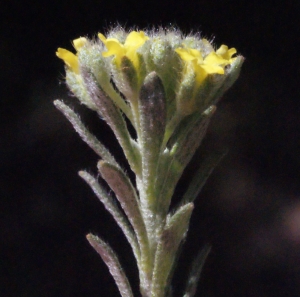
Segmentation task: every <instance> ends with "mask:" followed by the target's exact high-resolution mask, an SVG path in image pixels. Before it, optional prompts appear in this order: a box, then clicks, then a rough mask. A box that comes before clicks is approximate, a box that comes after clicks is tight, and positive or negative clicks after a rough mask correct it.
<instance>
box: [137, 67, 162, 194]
mask: <svg viewBox="0 0 300 297" xmlns="http://www.w3.org/2000/svg"><path fill="white" fill-rule="evenodd" d="M139 115H140V123H141V126H140V128H141V140H140V141H141V147H142V153H141V155H142V158H143V159H142V172H143V184H144V185H145V188H146V189H149V191H151V186H152V187H153V186H154V184H153V182H154V181H155V178H154V177H155V176H156V171H157V163H158V162H157V161H158V159H159V155H160V151H161V145H162V142H163V138H164V133H165V126H166V117H167V110H166V98H165V92H164V87H163V84H162V81H161V79H160V78H159V76H158V75H157V74H156V73H155V72H151V73H150V74H148V76H147V77H146V78H145V81H144V84H143V85H142V87H141V91H140V97H139Z"/></svg>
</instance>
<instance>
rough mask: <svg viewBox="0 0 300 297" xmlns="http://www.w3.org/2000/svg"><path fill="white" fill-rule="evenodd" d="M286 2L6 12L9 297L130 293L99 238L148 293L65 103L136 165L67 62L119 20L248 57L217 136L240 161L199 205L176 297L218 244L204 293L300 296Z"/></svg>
mask: <svg viewBox="0 0 300 297" xmlns="http://www.w3.org/2000/svg"><path fill="white" fill-rule="evenodd" d="M275 3H276V2H275V1H238V0H233V1H223V0H218V1H217V0H214V1H213V0H210V1H209V0H206V1H204V0H198V1H192V0H184V1H182V0H178V1H170V0H168V1H155V0H154V1H131V0H127V1H124V0H123V1H120V0H111V1H92V0H85V1H78V0H77V1H76V0H74V1H67V0H60V1H57V0H52V1H49V0H46V1H16V0H14V1H1V4H0V5H1V7H0V14H1V15H0V24H1V26H0V30H1V40H0V61H1V62H0V63H1V64H0V67H1V68H0V69H1V70H0V82H1V99H0V107H1V109H0V112H1V114H0V122H1V126H0V170H1V171H0V172H1V179H0V236H1V239H0V240H1V245H0V296H4V297H6V296H14V297H15V296H22V297H23V296H30V297H41V296H43V297H67V296H72V297H76V296H81V297H82V296H84V297H85V296H86V297H96V296H119V295H118V292H117V289H116V287H115V285H114V283H113V280H112V278H111V276H110V275H109V273H108V271H107V268H106V266H105V265H104V264H103V263H102V261H101V259H100V257H98V255H97V254H96V253H95V252H94V251H93V250H92V248H91V247H90V246H89V245H88V243H87V241H86V239H85V235H86V234H87V233H88V232H94V233H96V234H99V235H101V236H102V237H103V238H104V239H105V240H107V241H109V242H110V243H111V245H112V246H113V247H114V248H115V249H116V250H117V252H118V254H119V255H120V259H121V261H122V263H123V264H124V267H125V270H126V271H128V274H129V277H130V280H131V281H132V283H133V288H134V290H135V292H137V289H138V288H137V273H136V270H135V265H134V264H133V257H132V255H131V252H130V249H129V246H128V245H127V243H126V242H125V239H124V238H123V236H122V233H121V232H120V231H119V230H118V227H117V226H116V225H115V223H114V222H113V220H112V219H111V218H110V216H109V215H108V214H107V213H106V212H105V210H104V208H103V206H102V205H101V203H100V202H99V201H97V199H96V198H95V197H94V195H93V194H92V192H91V190H90V189H89V188H88V186H87V185H86V184H85V183H84V182H83V181H82V180H81V179H80V178H79V177H78V175H77V171H78V170H80V169H87V170H88V171H89V172H92V173H94V174H97V173H96V162H97V156H96V155H95V154H94V153H93V152H92V151H91V150H90V149H89V148H88V147H87V146H86V145H85V144H84V143H83V142H82V141H81V140H80V139H79V137H78V135H77V134H76V133H75V132H74V131H73V129H72V127H71V126H70V124H69V123H68V122H67V120H66V119H64V117H63V116H62V115H61V114H60V113H59V112H58V111H57V110H56V109H55V108H54V106H53V104H52V101H53V100H54V99H56V98H62V99H64V100H65V101H67V102H68V103H69V104H71V105H72V106H74V107H75V109H76V110H77V111H79V112H80V114H81V115H82V118H83V120H84V121H85V122H86V123H87V125H88V126H89V127H90V128H91V129H92V130H93V131H94V132H95V133H96V134H97V135H98V136H99V138H100V139H102V140H103V141H104V142H105V143H106V144H107V145H108V146H109V147H110V148H112V149H113V151H116V154H117V158H118V159H119V160H120V161H121V162H123V164H124V166H125V165H126V163H124V161H123V159H122V155H121V152H120V151H119V150H118V149H116V148H115V142H114V141H113V140H112V137H111V133H110V131H109V129H108V128H107V127H106V125H105V124H104V123H103V122H101V121H99V120H98V119H97V116H96V115H95V114H94V113H92V112H90V111H88V110H86V109H85V108H84V107H82V106H80V105H79V104H78V103H77V102H76V99H75V98H71V97H69V96H68V91H67V89H66V87H65V85H64V84H63V83H62V80H63V73H64V67H63V63H62V61H60V60H59V59H57V58H56V57H55V51H56V48H57V47H64V48H68V49H71V43H70V42H71V40H73V39H74V38H77V37H79V36H84V35H88V36H89V37H93V36H95V34H96V33H98V32H105V30H106V29H107V28H109V27H110V26H111V25H114V24H115V23H116V22H119V23H120V24H122V25H126V26H127V27H130V26H133V25H134V26H135V25H137V26H139V27H140V28H145V27H149V26H150V27H151V26H152V25H155V26H157V25H163V26H169V25H170V24H171V25H176V26H178V27H179V28H181V29H182V30H183V31H184V32H189V31H190V30H194V31H200V32H202V34H203V36H206V37H208V38H212V37H214V36H215V39H214V40H215V42H216V44H219V45H220V44H222V43H225V44H227V45H229V46H230V47H232V46H234V47H236V48H237V49H238V51H239V53H241V54H242V55H244V56H245V57H246V61H245V64H244V67H243V70H242V74H241V76H240V78H239V80H238V81H237V83H236V84H235V86H234V87H233V88H232V89H231V90H230V91H229V92H228V93H227V94H226V96H224V98H223V101H222V102H221V103H220V104H219V108H218V111H217V114H216V116H215V118H214V120H213V123H212V125H211V128H210V131H209V135H208V139H207V141H210V142H211V143H212V146H215V145H216V146H218V147H224V148H227V149H228V151H229V152H228V154H227V156H226V157H225V158H224V160H223V162H222V163H221V164H220V166H219V167H218V168H217V169H216V170H215V171H214V173H213V175H212V176H211V178H210V179H209V181H208V183H207V185H206V186H205V188H204V190H203V192H202V193H201V194H200V196H199V198H198V200H197V202H196V209H195V212H194V215H193V217H192V222H191V228H190V232H189V235H188V238H187V243H186V245H185V247H184V250H183V257H182V258H181V259H180V264H179V271H180V272H179V273H177V274H176V275H175V281H174V287H175V296H176V297H177V296H182V291H181V290H182V287H183V284H184V282H183V279H184V277H186V274H187V271H188V263H190V262H191V260H192V258H193V257H194V256H195V254H196V251H197V250H198V249H199V248H200V247H201V245H203V244H204V242H210V243H211V244H212V246H213V248H212V252H211V254H210V256H209V258H208V261H207V263H206V266H205V269H204V272H203V278H202V281H201V286H200V287H199V291H198V295H197V296H205V297H215V296H216V297H224V296H230V297H239V296H255V297H277V296H278V297H281V296H282V297H283V296H285V297H286V296H300V180H299V177H300V156H299V136H300V135H299V125H300V120H299V110H300V109H299V107H300V103H299V101H300V100H299V99H300V96H299V95H300V94H299V89H298V87H299V86H298V85H299V73H300V72H299V62H300V58H299V57H300V55H299V33H300V32H299V25H300V22H299V19H300V4H299V3H300V2H299V1H296V0H295V1H280V2H278V3H276V4H275ZM188 180H189V172H187V173H186V174H185V177H184V180H183V187H184V183H185V182H186V181H188ZM136 296H139V295H138V294H137V295H136Z"/></svg>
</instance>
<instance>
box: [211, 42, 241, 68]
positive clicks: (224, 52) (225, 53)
mask: <svg viewBox="0 0 300 297" xmlns="http://www.w3.org/2000/svg"><path fill="white" fill-rule="evenodd" d="M216 53H217V54H218V55H219V56H221V57H222V58H223V59H225V60H227V61H229V63H230V64H231V63H232V62H233V61H234V60H235V59H236V58H232V56H233V55H234V54H236V49H235V48H234V47H232V48H231V49H228V46H227V45H224V44H222V45H221V46H220V48H219V49H218V50H217V51H216Z"/></svg>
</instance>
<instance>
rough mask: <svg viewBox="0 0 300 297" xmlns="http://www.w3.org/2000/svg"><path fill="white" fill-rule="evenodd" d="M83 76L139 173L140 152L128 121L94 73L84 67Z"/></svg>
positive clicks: (88, 88) (135, 170)
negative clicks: (104, 90)
mask: <svg viewBox="0 0 300 297" xmlns="http://www.w3.org/2000/svg"><path fill="white" fill-rule="evenodd" d="M82 77H83V79H84V82H85V84H86V88H87V90H88V92H89V94H90V97H91V99H92V100H93V102H94V103H95V105H96V106H97V107H98V109H99V113H100V115H101V116H102V117H103V118H104V120H105V121H106V122H107V124H108V125H109V126H110V127H111V129H112V130H113V132H114V134H115V136H116V138H117V140H118V141H119V143H120V145H121V147H122V149H123V151H124V153H125V156H126V158H127V160H128V162H129V165H130V167H131V168H132V170H133V171H134V172H135V173H136V174H139V172H140V167H139V152H138V150H137V149H136V145H135V141H134V140H133V139H131V137H130V134H129V132H128V129H127V126H126V122H125V120H124V118H123V116H122V114H121V112H120V110H119V109H118V108H117V107H116V106H115V104H114V103H113V101H112V100H111V99H110V98H109V97H108V96H107V95H106V94H105V93H104V92H103V91H102V89H101V88H100V86H99V85H98V84H97V82H96V81H95V79H94V77H93V75H92V74H90V73H88V72H87V70H85V69H82Z"/></svg>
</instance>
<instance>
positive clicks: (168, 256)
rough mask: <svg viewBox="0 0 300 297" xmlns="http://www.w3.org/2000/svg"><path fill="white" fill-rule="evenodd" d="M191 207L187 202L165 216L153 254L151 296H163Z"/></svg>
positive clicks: (185, 230)
mask: <svg viewBox="0 0 300 297" xmlns="http://www.w3.org/2000/svg"><path fill="white" fill-rule="evenodd" d="M193 209H194V205H193V203H188V204H186V205H184V206H182V207H180V208H179V209H178V210H177V211H176V212H175V214H174V215H172V216H169V217H168V218H167V222H166V226H165V228H164V230H163V232H162V234H161V237H160V241H159V243H158V247H157V252H156V255H155V263H154V272H153V283H152V291H151V297H156V296H165V293H166V291H167V290H168V286H169V284H168V281H171V280H170V279H169V274H170V272H171V270H172V267H173V265H174V260H175V258H176V254H177V250H178V247H179V245H180V242H181V241H182V239H183V238H184V237H185V234H186V232H187V230H188V226H189V221H190V217H191V214H192V211H193Z"/></svg>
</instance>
